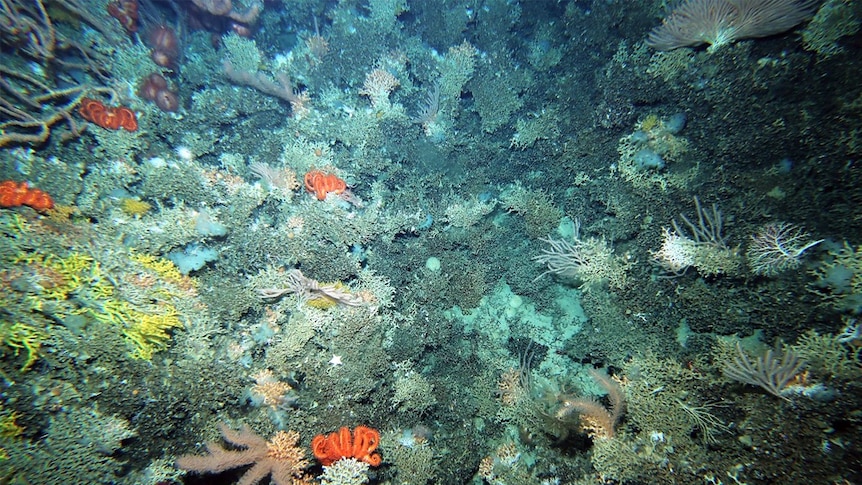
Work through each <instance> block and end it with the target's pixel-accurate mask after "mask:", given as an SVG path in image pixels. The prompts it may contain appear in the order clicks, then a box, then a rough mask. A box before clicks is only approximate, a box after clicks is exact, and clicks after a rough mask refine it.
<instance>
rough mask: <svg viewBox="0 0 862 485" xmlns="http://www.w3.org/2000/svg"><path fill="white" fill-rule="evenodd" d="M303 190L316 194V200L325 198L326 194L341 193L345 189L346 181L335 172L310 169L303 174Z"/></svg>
mask: <svg viewBox="0 0 862 485" xmlns="http://www.w3.org/2000/svg"><path fill="white" fill-rule="evenodd" d="M304 180H305V190H307V191H309V192H311V193H313V194H314V195H316V196H317V200H324V199H326V194H328V193H330V192H335V193H336V194H341V193H343V192H344V191H345V190H347V183H346V182H345V181H344V180H341V179H340V178H338V177H337V176H336V175H335V174H331V173H325V172H321V171H320V170H310V171H309V172H308V173H307V174H305V179H304Z"/></svg>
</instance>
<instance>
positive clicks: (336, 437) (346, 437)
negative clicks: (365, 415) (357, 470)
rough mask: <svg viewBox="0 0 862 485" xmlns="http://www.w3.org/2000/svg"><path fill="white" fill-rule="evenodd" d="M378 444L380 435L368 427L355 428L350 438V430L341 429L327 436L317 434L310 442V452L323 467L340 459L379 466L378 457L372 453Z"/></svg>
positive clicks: (346, 428)
mask: <svg viewBox="0 0 862 485" xmlns="http://www.w3.org/2000/svg"><path fill="white" fill-rule="evenodd" d="M379 444H380V433H379V432H377V430H376V429H374V428H369V427H368V426H357V427H356V428H355V429H354V430H353V437H352V438H351V436H350V428H348V427H346V426H342V427H341V429H339V430H338V431H336V432H335V433H331V434H329V435H322V434H319V435H317V436H315V437H314V439H313V440H312V441H311V451H312V453H314V457H315V458H317V459H318V460H319V461H320V463H322V464H323V465H324V466H329V465H332V464H333V463H335V462H336V461H338V460H340V459H342V458H356V459H357V460H359V461H363V462H365V463H368V464H369V465H371V466H377V465H379V464H380V461H381V459H380V455H379V454H377V453H374V450H376V449H377V445H379Z"/></svg>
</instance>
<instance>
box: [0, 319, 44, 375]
mask: <svg viewBox="0 0 862 485" xmlns="http://www.w3.org/2000/svg"><path fill="white" fill-rule="evenodd" d="M47 338H48V334H47V333H45V332H44V331H42V330H39V329H38V328H36V327H31V326H30V325H24V324H23V323H15V324H12V325H9V324H7V323H3V324H2V325H0V344H2V345H3V346H4V347H8V348H10V349H12V351H13V352H14V353H15V355H18V353H19V352H21V351H22V350H24V351H26V352H27V361H26V362H24V365H22V366H21V372H24V371H26V370H27V369H29V368H30V367H31V366H32V365H33V364H34V363H35V362H36V361H37V360H38V359H39V349H41V348H42V342H43V341H45V339H47Z"/></svg>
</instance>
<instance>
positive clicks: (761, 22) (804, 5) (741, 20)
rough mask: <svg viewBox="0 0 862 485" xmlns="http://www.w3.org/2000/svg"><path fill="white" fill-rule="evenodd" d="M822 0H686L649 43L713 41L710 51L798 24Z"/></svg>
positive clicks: (662, 46)
mask: <svg viewBox="0 0 862 485" xmlns="http://www.w3.org/2000/svg"><path fill="white" fill-rule="evenodd" d="M818 3H819V2H818V0H686V1H685V2H683V3H682V4H681V5H680V6H679V7H677V8H675V9H674V10H673V11H672V12H671V14H670V15H668V16H667V18H665V19H664V21H663V22H662V24H661V25H660V26H658V27H656V28H654V29H653V30H652V32H650V33H649V36H648V37H647V40H646V43H647V45H649V46H650V47H652V48H654V49H657V50H660V51H669V50H673V49H676V48H678V47H685V46H695V45H701V44H710V47H709V51H713V50H715V49H716V48H718V47H719V46H721V45H724V44H730V43H733V42H736V41H737V40H740V39H750V38H755V37H767V36H770V35H774V34H778V33H781V32H784V31H787V30H790V29H791V28H793V27H795V26H796V25H798V24H799V23H801V22H802V21H804V20H806V19H808V18H811V17H812V16H813V15H814V12H815V10H816V7H817V5H818Z"/></svg>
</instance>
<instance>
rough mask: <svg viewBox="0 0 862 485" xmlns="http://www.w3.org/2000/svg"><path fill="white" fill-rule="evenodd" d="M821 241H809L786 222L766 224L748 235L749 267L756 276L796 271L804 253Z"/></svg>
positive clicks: (807, 237)
mask: <svg viewBox="0 0 862 485" xmlns="http://www.w3.org/2000/svg"><path fill="white" fill-rule="evenodd" d="M821 242H823V239H818V240H817V241H812V240H811V237H810V235H809V234H808V233H807V232H805V230H803V229H802V228H801V227H799V226H796V225H794V224H788V223H786V222H772V223H769V224H767V225H765V226H763V227H762V228H760V230H759V231H758V232H757V233H755V234H753V235H752V236H751V242H750V243H749V246H748V252H747V253H746V256H747V257H748V265H749V266H750V267H751V270H752V271H753V272H754V273H755V274H759V275H763V276H775V275H777V274H778V273H781V272H782V271H786V270H788V269H794V268H798V267H799V265H800V264H802V255H803V253H805V251H807V250H809V249H811V248H813V247H814V246H816V245H818V244H820V243H821Z"/></svg>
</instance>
